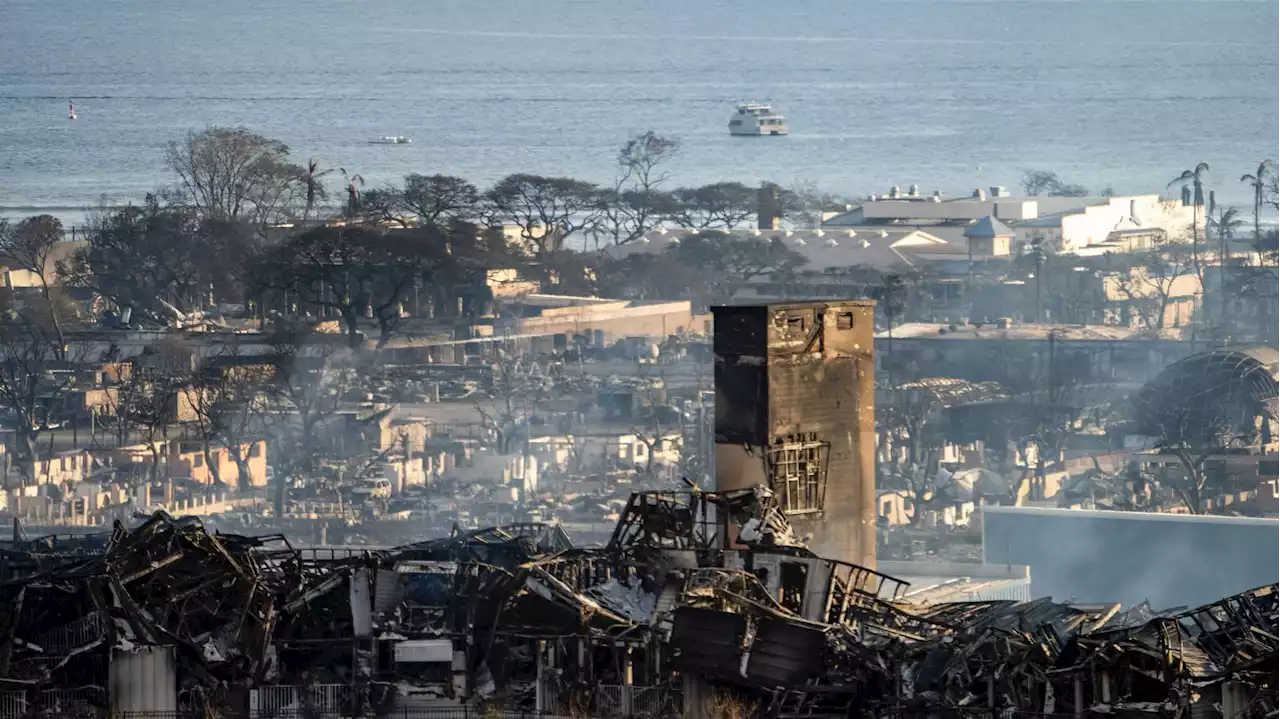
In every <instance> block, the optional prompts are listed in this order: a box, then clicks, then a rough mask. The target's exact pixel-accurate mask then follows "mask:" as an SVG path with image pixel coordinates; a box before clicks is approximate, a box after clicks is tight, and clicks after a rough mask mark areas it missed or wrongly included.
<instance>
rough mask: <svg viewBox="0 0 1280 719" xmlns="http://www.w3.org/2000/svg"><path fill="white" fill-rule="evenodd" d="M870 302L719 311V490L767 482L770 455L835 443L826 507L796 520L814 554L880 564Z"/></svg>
mask: <svg viewBox="0 0 1280 719" xmlns="http://www.w3.org/2000/svg"><path fill="white" fill-rule="evenodd" d="M874 310H875V304H874V303H873V302H867V301H849V302H831V303H798V304H786V305H770V306H767V307H766V306H755V307H742V306H735V307H717V308H714V309H713V312H714V314H715V326H716V334H715V354H716V361H715V381H716V468H715V469H716V488H717V489H721V490H726V489H738V488H745V487H750V486H754V485H756V484H760V483H766V484H767V483H768V481H767V477H766V459H765V458H766V454H767V451H768V450H767V448H768V447H770V446H772V445H774V444H775V441H784V442H785V441H788V438H790V437H795V436H800V435H807V434H809V433H813V434H814V435H816V437H817V439H818V440H819V441H823V442H828V443H830V450H829V454H828V459H827V474H826V491H825V497H824V500H825V501H824V507H823V511H822V512H821V513H820V514H796V515H792V516H791V518H790V519H791V521H792V523H793V525H794V526H795V528H796V531H797V532H798V533H799V534H800V535H801V536H808V537H810V539H809V544H810V548H811V549H813V550H814V551H815V552H817V553H818V554H819V555H821V556H824V557H829V558H831V559H839V560H842V561H846V562H852V563H855V564H860V565H862V566H865V567H871V568H874V566H875V428H874V404H875V393H874V385H873V381H872V375H873V369H874V368H873V365H874V353H873V351H872V341H873V340H872V337H873V313H874Z"/></svg>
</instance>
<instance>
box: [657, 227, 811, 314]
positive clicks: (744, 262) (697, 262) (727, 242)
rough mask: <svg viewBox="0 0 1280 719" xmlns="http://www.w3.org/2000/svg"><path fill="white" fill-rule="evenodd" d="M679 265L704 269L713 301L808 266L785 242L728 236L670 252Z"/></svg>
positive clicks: (712, 235) (690, 240)
mask: <svg viewBox="0 0 1280 719" xmlns="http://www.w3.org/2000/svg"><path fill="white" fill-rule="evenodd" d="M666 253H667V254H668V255H669V256H670V257H671V258H672V259H674V260H675V261H676V262H677V263H680V264H686V265H688V266H691V267H697V268H700V269H701V270H702V272H703V277H704V279H703V282H704V283H705V284H707V285H709V286H710V288H711V289H712V293H711V295H712V297H711V298H712V299H713V300H718V301H726V300H729V299H731V298H732V297H733V295H734V293H735V292H736V291H737V290H739V289H740V288H741V287H742V286H743V285H745V284H746V283H748V282H750V281H751V280H753V279H755V278H757V277H761V276H765V275H769V274H773V273H788V272H792V271H794V270H796V269H798V268H800V267H801V266H803V265H804V264H805V262H806V260H805V258H804V256H803V255H801V254H799V253H797V252H796V251H794V250H792V249H791V248H789V247H787V246H786V244H784V243H783V242H782V240H780V239H778V238H776V237H775V238H773V239H771V240H762V239H760V238H757V237H739V236H737V235H731V234H726V233H724V232H717V231H708V232H702V233H699V234H696V235H693V236H691V237H687V238H685V239H684V240H681V241H680V243H679V244H675V245H672V246H670V247H668V248H667V250H666Z"/></svg>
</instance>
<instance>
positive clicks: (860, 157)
mask: <svg viewBox="0 0 1280 719" xmlns="http://www.w3.org/2000/svg"><path fill="white" fill-rule="evenodd" d="M1278 7H1280V4H1278V3H1277V2H1276V0H1261V1H1259V2H1252V1H1248V0H1186V1H1183V0H1148V1H1138V2H1129V1H1123V0H981V1H976V2H975V1H968V0H880V1H874V2H873V1H867V0H790V1H789V2H776V0H735V1H733V2H729V1H728V0H221V1H220V2H199V1H197V0H183V1H179V0H0V214H3V215H10V216H12V215H25V214H30V213H31V212H34V211H36V209H35V208H54V209H53V211H54V212H55V214H61V215H64V216H66V215H69V214H74V213H75V210H76V208H81V207H84V206H87V205H93V204H95V203H97V202H98V201H99V200H100V199H105V200H106V201H108V202H112V203H116V202H124V201H128V200H137V199H140V198H141V196H142V194H143V193H145V192H147V191H148V190H150V189H153V188H155V187H157V186H160V185H163V184H164V183H166V182H168V181H169V177H168V175H167V172H166V170H165V167H164V160H163V149H164V146H165V143H166V142H167V141H169V140H172V139H174V138H176V137H180V136H181V135H183V134H184V133H186V132H188V131H190V130H192V129H200V128H203V127H206V126H208V125H210V124H242V125H246V126H248V127H250V128H251V129H253V130H255V131H257V132H260V133H262V134H265V135H269V136H272V137H275V138H278V139H280V140H283V141H285V142H287V143H288V144H289V146H290V147H291V148H292V150H293V152H294V153H295V155H296V156H297V158H298V160H299V162H300V163H305V162H306V159H307V158H309V157H317V158H319V159H320V160H321V161H322V163H324V164H325V165H327V166H333V167H345V168H347V169H348V170H349V171H351V172H359V173H361V174H362V175H364V176H365V177H366V178H367V179H368V180H369V182H370V183H371V184H373V185H381V184H383V183H387V182H396V181H398V180H399V178H400V177H401V176H402V175H404V174H405V173H408V172H424V173H435V172H440V173H448V174H456V175H462V176H465V177H468V178H471V179H472V180H474V181H476V182H477V183H481V184H484V183H489V182H492V181H493V180H495V179H496V178H498V177H500V176H502V175H504V174H506V173H509V172H533V173H540V174H547V175H568V176H576V177H580V178H584V179H589V180H593V181H598V182H605V181H608V180H609V179H610V178H611V177H612V175H613V168H612V162H613V155H614V153H615V151H616V148H617V147H618V146H619V145H621V143H623V142H624V141H625V140H626V138H627V137H628V136H629V135H631V134H633V133H636V132H640V131H644V130H648V129H652V130H655V131H657V132H659V133H661V134H663V135H669V136H674V137H677V138H679V139H680V140H681V141H682V142H683V145H684V150H683V153H682V155H681V157H680V158H679V160H678V162H676V163H674V164H673V165H672V166H671V172H672V174H673V182H676V183H681V184H694V183H704V182H711V181H717V180H740V181H743V182H748V183H755V182H759V181H761V180H771V181H775V182H779V183H781V184H784V185H787V184H791V183H795V182H802V181H808V182H812V183H815V184H817V185H818V186H820V187H822V188H823V189H826V190H828V191H831V192H836V193H841V194H844V195H847V196H853V197H857V196H861V195H865V194H867V193H870V192H884V191H887V190H888V188H889V187H890V186H891V185H894V184H899V185H902V186H903V187H906V185H908V184H911V183H918V184H919V185H920V186H921V188H922V190H924V191H926V192H931V191H933V190H935V189H937V190H941V191H943V192H944V193H947V194H959V193H966V192H969V191H971V190H972V189H973V188H975V187H987V186H990V185H997V184H1003V185H1009V186H1016V185H1017V181H1018V178H1019V177H1020V175H1021V173H1022V171H1023V170H1025V169H1029V168H1036V169H1047V170H1053V171H1056V172H1058V173H1059V174H1060V175H1061V176H1062V177H1063V178H1064V179H1066V180H1068V181H1071V182H1077V183H1082V184H1084V185H1086V186H1090V187H1092V188H1095V189H1097V188H1101V187H1104V186H1111V187H1113V188H1114V189H1115V190H1117V191H1118V192H1121V193H1128V192H1152V191H1162V190H1163V189H1164V187H1165V185H1166V183H1167V182H1168V181H1169V180H1170V179H1171V178H1173V177H1174V176H1175V175H1177V174H1178V173H1179V172H1181V171H1182V170H1183V169H1184V168H1188V167H1193V166H1194V165H1195V164H1196V163H1197V162H1201V161H1204V162H1208V163H1209V164H1210V166H1211V167H1212V170H1213V172H1212V174H1211V178H1212V185H1213V187H1214V188H1215V189H1217V191H1218V194H1219V199H1220V201H1223V202H1228V203H1238V204H1241V205H1244V206H1246V207H1247V206H1249V205H1250V203H1251V199H1250V198H1251V195H1250V194H1249V190H1248V189H1247V188H1246V187H1244V186H1243V185H1241V184H1240V183H1239V182H1238V181H1237V178H1238V177H1239V176H1240V175H1241V174H1242V173H1245V172H1252V171H1253V168H1254V167H1256V165H1257V163H1258V161H1259V160H1261V159H1262V158H1264V157H1275V156H1276V155H1277V126H1278V117H1277V103H1278V93H1277V86H1278V75H1277V49H1278V47H1280V41H1278V39H1277V25H1278V17H1277V8H1278ZM68 100H74V101H75V103H76V107H77V110H78V112H79V119H78V120H76V121H74V122H70V121H68V120H67V118H66V105H67V101H68ZM743 100H758V101H768V102H772V103H773V104H774V105H775V106H777V107H778V108H779V109H780V110H781V111H783V112H785V113H786V114H787V115H788V116H789V118H790V124H791V131H792V133H793V134H791V135H790V136H789V137H784V138H731V137H729V136H728V134H727V130H726V122H727V120H728V115H729V113H730V112H731V110H732V107H733V105H734V104H735V103H737V102H739V101H743ZM384 135H406V136H409V137H411V138H413V141H414V142H413V144H412V145H409V146H380V145H372V144H370V143H369V140H370V139H372V138H376V137H381V136H384ZM333 184H334V190H335V191H336V190H337V189H338V188H337V184H338V180H337V179H336V178H335V179H334V183H333Z"/></svg>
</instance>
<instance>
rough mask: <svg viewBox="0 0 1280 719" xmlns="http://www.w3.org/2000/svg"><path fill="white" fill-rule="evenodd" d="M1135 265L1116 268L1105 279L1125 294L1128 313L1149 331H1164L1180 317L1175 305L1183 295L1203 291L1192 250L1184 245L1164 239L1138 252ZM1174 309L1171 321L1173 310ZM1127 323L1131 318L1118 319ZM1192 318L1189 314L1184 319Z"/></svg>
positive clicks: (1116, 290)
mask: <svg viewBox="0 0 1280 719" xmlns="http://www.w3.org/2000/svg"><path fill="white" fill-rule="evenodd" d="M1133 260H1136V263H1135V264H1125V265H1124V266H1121V267H1118V268H1116V269H1115V270H1114V271H1113V272H1112V274H1110V275H1109V276H1108V277H1107V278H1106V281H1107V283H1108V284H1110V285H1111V286H1112V288H1113V289H1114V291H1115V293H1116V294H1118V295H1120V296H1121V297H1124V298H1125V299H1126V300H1128V302H1127V308H1128V309H1127V312H1128V313H1129V316H1130V317H1132V318H1135V319H1136V321H1137V322H1138V323H1140V324H1141V326H1142V327H1145V328H1146V329H1149V330H1156V331H1158V330H1163V329H1165V328H1166V326H1167V325H1169V324H1178V323H1180V321H1182V320H1181V316H1180V315H1181V312H1180V308H1179V307H1173V305H1175V304H1177V303H1179V302H1181V301H1182V300H1183V299H1184V298H1193V300H1194V298H1195V297H1197V296H1198V295H1200V293H1201V281H1200V274H1199V271H1198V269H1197V267H1198V265H1197V259H1196V256H1195V254H1194V253H1193V251H1191V250H1189V249H1188V248H1187V247H1185V246H1184V245H1183V244H1181V243H1178V242H1175V241H1170V240H1162V241H1160V242H1157V243H1156V244H1155V245H1153V246H1152V248H1151V249H1150V250H1147V251H1145V252H1142V253H1138V254H1137V255H1136V256H1135V257H1134V258H1133ZM1171 309H1173V310H1174V317H1173V322H1170V317H1169V314H1170V310H1171ZM1115 319H1118V320H1120V321H1121V323H1127V321H1129V317H1118V318H1115ZM1190 319H1191V318H1190V317H1189V316H1188V317H1187V318H1186V320H1185V321H1189V320H1190Z"/></svg>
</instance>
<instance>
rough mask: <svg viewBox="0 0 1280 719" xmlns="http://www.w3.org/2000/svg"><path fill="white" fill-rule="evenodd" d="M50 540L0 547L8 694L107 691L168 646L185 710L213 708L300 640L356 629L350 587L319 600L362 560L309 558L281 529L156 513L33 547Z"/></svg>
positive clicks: (1, 681) (273, 668)
mask: <svg viewBox="0 0 1280 719" xmlns="http://www.w3.org/2000/svg"><path fill="white" fill-rule="evenodd" d="M104 540H105V541H104ZM44 544H47V543H46V542H45V541H43V540H37V541H35V542H29V543H23V544H22V545H18V546H11V547H9V548H7V549H5V550H4V551H3V552H0V562H2V563H3V564H4V565H6V566H7V567H8V569H9V571H6V572H4V573H3V574H0V576H3V577H4V580H3V581H0V603H2V604H3V605H4V606H6V607H7V608H8V611H6V612H3V613H0V690H4V691H22V692H31V693H32V696H33V697H34V696H36V695H37V694H38V693H39V691H40V690H45V689H50V688H60V687H68V686H73V687H85V686H91V687H102V686H105V685H106V681H105V677H106V671H105V670H106V668H107V666H108V664H109V663H110V662H112V661H113V660H114V659H115V658H118V657H119V656H120V655H121V654H122V653H125V654H127V653H130V652H134V651H136V650H138V649H139V648H140V647H156V646H160V647H171V648H172V651H173V652H174V655H175V659H176V660H177V661H176V664H177V666H178V677H177V681H178V683H179V684H180V685H181V686H180V689H181V693H183V695H184V698H185V699H186V700H187V705H188V706H196V705H198V706H206V705H209V704H210V703H211V702H212V703H218V702H222V701H224V700H225V699H226V696H227V694H228V691H229V690H232V689H233V688H236V687H240V688H247V687H249V686H252V685H254V684H257V683H262V682H266V681H270V680H275V679H277V678H279V676H280V674H281V670H282V668H283V667H282V666H281V665H280V662H278V661H277V657H278V656H280V655H282V654H283V653H284V652H286V651H288V649H289V642H290V639H292V638H294V637H297V636H299V635H305V636H309V637H315V636H317V635H316V634H315V632H316V631H317V630H321V631H325V632H328V631H334V630H336V633H337V634H338V636H341V634H342V630H343V628H344V627H343V625H344V623H345V624H346V625H347V626H348V629H347V632H346V633H347V635H348V636H349V635H350V630H349V625H350V624H351V621H350V617H351V613H350V609H349V602H348V601H347V597H346V594H345V593H343V596H342V598H341V601H339V602H337V603H336V604H326V603H325V602H323V601H321V599H322V597H324V595H326V594H328V593H330V592H331V591H332V590H333V589H335V588H337V587H339V586H341V585H342V584H343V583H344V581H345V580H346V579H348V578H349V577H350V575H351V569H352V567H353V566H354V565H355V564H358V561H346V562H328V563H321V564H316V563H310V562H306V561H304V560H303V559H302V557H301V556H300V555H299V554H298V553H297V552H295V551H294V550H292V549H291V548H289V547H288V545H287V543H285V542H284V539H283V537H280V536H272V537H242V536H237V535H229V534H212V533H210V532H208V531H207V530H206V529H205V528H204V527H203V526H202V524H201V523H200V522H199V521H198V520H196V519H194V518H183V519H175V518H173V517H171V516H169V515H167V514H165V513H163V512H157V513H156V514H155V515H153V516H151V517H150V518H148V519H146V521H144V522H143V523H142V524H141V525H140V526H138V527H137V528H135V529H132V530H125V529H124V528H123V527H121V526H120V525H119V524H117V525H116V527H115V529H114V531H113V532H112V533H111V534H110V535H107V536H105V537H104V536H99V537H97V538H93V537H90V538H84V539H81V540H79V541H78V542H76V543H75V544H74V547H73V550H72V551H69V552H68V553H66V554H54V555H47V554H40V553H37V552H36V551H31V550H34V549H38V548H39V547H40V546H41V545H44ZM22 550H28V551H22ZM320 622H323V623H324V626H323V627H321V626H317V625H318V624H319V623H320ZM321 636H322V635H321ZM301 664H302V663H301V662H297V663H296V665H301Z"/></svg>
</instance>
